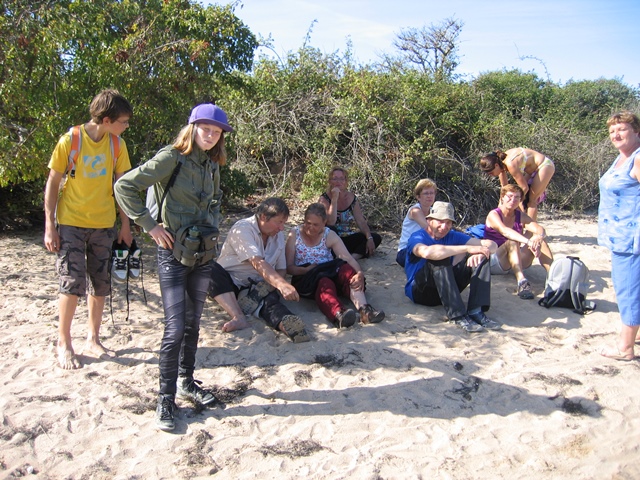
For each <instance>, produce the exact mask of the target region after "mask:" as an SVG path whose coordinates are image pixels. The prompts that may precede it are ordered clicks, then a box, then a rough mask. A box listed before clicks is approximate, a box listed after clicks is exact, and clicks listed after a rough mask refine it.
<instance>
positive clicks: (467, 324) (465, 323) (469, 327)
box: [453, 315, 484, 333]
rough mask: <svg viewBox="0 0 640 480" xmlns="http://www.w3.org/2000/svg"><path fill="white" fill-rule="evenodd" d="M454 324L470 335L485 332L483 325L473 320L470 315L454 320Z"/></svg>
mask: <svg viewBox="0 0 640 480" xmlns="http://www.w3.org/2000/svg"><path fill="white" fill-rule="evenodd" d="M453 323H455V324H456V325H457V326H458V327H460V328H461V329H462V330H464V331H465V332H468V333H476V332H482V331H483V330H484V328H483V327H482V325H480V324H478V323H476V322H474V321H473V320H471V318H469V316H468V315H465V316H464V317H460V318H456V319H455V320H453Z"/></svg>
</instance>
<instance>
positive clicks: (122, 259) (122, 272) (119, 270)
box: [111, 244, 129, 283]
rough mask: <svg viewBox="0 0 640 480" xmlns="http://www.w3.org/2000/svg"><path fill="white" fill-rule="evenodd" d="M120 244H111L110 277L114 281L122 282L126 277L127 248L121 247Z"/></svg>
mask: <svg viewBox="0 0 640 480" xmlns="http://www.w3.org/2000/svg"><path fill="white" fill-rule="evenodd" d="M122 247H123V246H122V245H119V244H114V246H113V256H112V257H113V264H112V267H111V278H113V280H114V282H117V283H124V281H125V280H126V279H127V270H128V262H127V257H128V256H129V249H128V248H126V247H125V248H122Z"/></svg>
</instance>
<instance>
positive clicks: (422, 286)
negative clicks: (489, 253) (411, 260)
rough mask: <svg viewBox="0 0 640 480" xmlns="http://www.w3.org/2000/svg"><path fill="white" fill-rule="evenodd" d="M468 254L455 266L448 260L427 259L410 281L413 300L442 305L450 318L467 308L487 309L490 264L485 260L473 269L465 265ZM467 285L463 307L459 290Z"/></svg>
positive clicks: (456, 316)
mask: <svg viewBox="0 0 640 480" xmlns="http://www.w3.org/2000/svg"><path fill="white" fill-rule="evenodd" d="M468 258H469V255H467V256H466V257H465V258H464V259H463V260H461V261H460V262H458V263H457V264H456V265H451V259H450V258H445V259H444V260H437V261H436V260H427V262H426V263H425V265H424V267H423V268H422V269H421V270H419V271H418V273H417V274H416V277H415V281H414V284H413V291H412V294H413V301H414V302H415V303H419V304H420V305H426V306H428V307H434V306H436V305H442V306H444V309H445V312H446V313H447V316H448V317H449V319H451V320H453V319H456V318H459V317H462V316H463V315H465V314H466V313H467V312H468V311H469V310H474V309H476V308H481V309H482V311H485V312H486V311H487V310H489V307H490V306H491V267H490V263H489V260H488V259H485V260H484V261H483V262H482V263H481V264H480V265H478V266H477V267H475V268H471V267H468V266H467V259H468ZM467 286H470V288H469V300H468V302H467V306H466V307H465V305H464V302H463V300H462V296H461V295H460V292H462V291H463V290H464V289H465V288H467Z"/></svg>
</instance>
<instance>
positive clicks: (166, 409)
mask: <svg viewBox="0 0 640 480" xmlns="http://www.w3.org/2000/svg"><path fill="white" fill-rule="evenodd" d="M176 410H178V407H176V404H175V402H174V398H173V395H158V406H157V407H156V426H157V427H158V428H159V429H160V430H163V431H165V432H170V431H171V430H173V429H174V428H176V423H175V420H174V417H175V414H176Z"/></svg>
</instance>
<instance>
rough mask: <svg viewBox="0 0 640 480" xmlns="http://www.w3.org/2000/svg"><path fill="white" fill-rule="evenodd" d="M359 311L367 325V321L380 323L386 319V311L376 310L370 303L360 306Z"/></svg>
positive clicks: (362, 320) (361, 318)
mask: <svg viewBox="0 0 640 480" xmlns="http://www.w3.org/2000/svg"><path fill="white" fill-rule="evenodd" d="M358 312H359V313H360V321H361V322H362V323H364V324H365V325H366V324H367V323H380V322H381V321H382V320H384V312H383V311H382V310H380V311H378V310H376V309H375V308H373V307H372V306H371V305H369V304H368V303H367V304H366V305H365V306H364V307H360V309H359V310H358Z"/></svg>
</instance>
